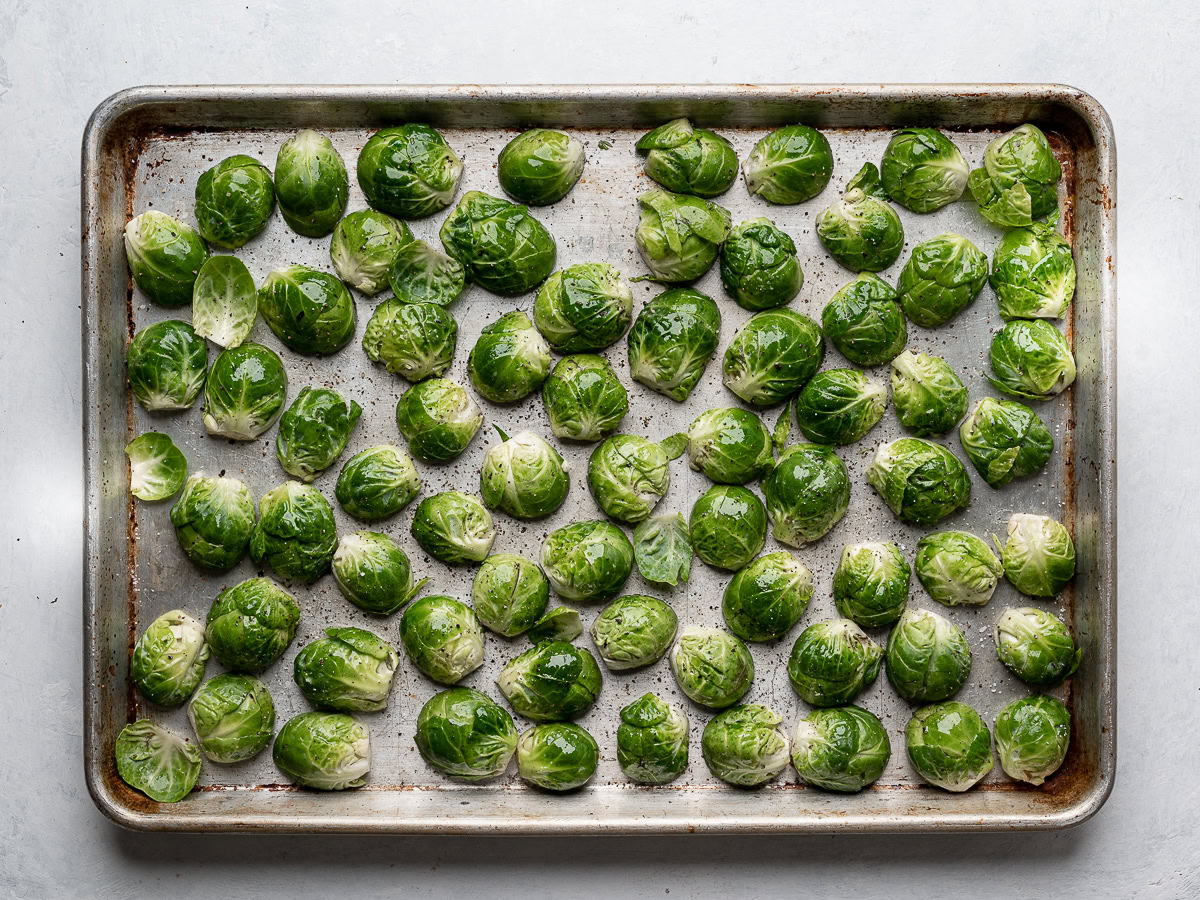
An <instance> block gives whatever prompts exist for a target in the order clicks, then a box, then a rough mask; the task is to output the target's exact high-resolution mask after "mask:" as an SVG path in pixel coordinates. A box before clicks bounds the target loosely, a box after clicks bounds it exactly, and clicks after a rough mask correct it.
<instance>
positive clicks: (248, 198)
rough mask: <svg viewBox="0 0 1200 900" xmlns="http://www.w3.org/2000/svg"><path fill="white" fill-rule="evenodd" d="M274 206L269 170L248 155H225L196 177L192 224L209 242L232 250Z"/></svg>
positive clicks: (264, 222)
mask: <svg viewBox="0 0 1200 900" xmlns="http://www.w3.org/2000/svg"><path fill="white" fill-rule="evenodd" d="M274 209H275V185H274V183H273V182H272V181H271V170H270V169H268V168H267V167H266V166H264V165H263V164H262V163H260V162H259V161H258V160H257V159H255V158H254V157H252V156H243V155H241V154H238V155H237V156H229V157H226V158H225V159H223V160H221V161H220V162H219V163H217V164H216V165H215V166H213V167H212V168H211V169H205V170H204V171H203V172H202V173H200V177H199V178H198V179H196V224H197V226H199V231H200V234H201V235H202V236H203V237H204V239H205V240H206V241H208V242H209V243H210V244H216V245H217V246H218V247H224V248H225V249H227V250H236V249H237V248H238V247H240V246H242V245H243V244H244V243H246V242H247V241H248V240H250V239H251V238H252V237H254V236H255V235H257V234H258V233H259V232H260V231H262V230H263V229H264V228H266V227H267V220H268V219H270V218H271V212H272V210H274Z"/></svg>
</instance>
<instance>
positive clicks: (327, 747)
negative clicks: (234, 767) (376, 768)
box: [271, 712, 371, 791]
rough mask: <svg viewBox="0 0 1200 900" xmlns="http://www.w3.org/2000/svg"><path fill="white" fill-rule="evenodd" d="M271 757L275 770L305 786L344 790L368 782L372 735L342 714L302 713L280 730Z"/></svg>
mask: <svg viewBox="0 0 1200 900" xmlns="http://www.w3.org/2000/svg"><path fill="white" fill-rule="evenodd" d="M271 756H272V758H273V759H274V761H275V767H276V768H277V769H279V771H280V772H282V773H283V774H284V775H286V776H287V777H288V778H290V779H292V781H294V782H296V784H298V785H300V786H302V787H306V788H313V789H315V790H318V791H344V790H346V789H347V788H356V787H362V786H363V784H365V783H366V780H367V772H368V771H369V770H370V768H371V735H370V732H368V731H367V728H366V726H365V725H363V724H362V723H361V722H358V721H357V720H355V719H353V718H351V717H350V716H347V715H344V714H343V713H327V712H308V713H301V714H300V715H298V716H296V717H295V718H292V719H289V720H288V721H287V722H285V723H284V725H283V727H282V728H280V729H279V734H277V735H276V736H275V746H274V747H273V748H272V750H271Z"/></svg>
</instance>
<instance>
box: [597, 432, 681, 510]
mask: <svg viewBox="0 0 1200 900" xmlns="http://www.w3.org/2000/svg"><path fill="white" fill-rule="evenodd" d="M680 443H681V442H678V441H672V442H671V443H670V444H669V445H665V446H664V444H656V443H654V442H653V441H648V440H646V439H645V438H644V437H640V436H638V435H636V434H614V435H613V436H612V437H610V438H606V439H605V440H604V441H603V442H602V443H601V444H600V445H599V446H598V447H596V449H595V450H593V451H592V455H591V458H590V459H589V460H588V472H587V483H588V488H589V489H590V490H591V492H592V496H593V497H595V498H596V503H597V504H598V505H599V506H600V508H601V509H602V510H604V512H605V514H606V515H608V516H610V517H611V518H613V519H616V520H617V521H618V522H624V523H625V524H627V525H633V524H636V523H637V522H641V521H642V520H643V519H646V518H648V517H649V515H650V513H651V512H653V511H654V507H655V506H657V505H658V501H659V500H661V499H662V498H663V496H664V495H665V494H666V493H667V487H668V486H669V485H670V483H671V470H670V462H671V460H672V459H674V458H677V457H678V456H679V454H680V453H682V452H683V448H682V446H677V445H678V444H680ZM668 450H670V451H671V452H672V453H674V454H675V455H674V456H672V455H671V454H670V453H668V452H667V451H668Z"/></svg>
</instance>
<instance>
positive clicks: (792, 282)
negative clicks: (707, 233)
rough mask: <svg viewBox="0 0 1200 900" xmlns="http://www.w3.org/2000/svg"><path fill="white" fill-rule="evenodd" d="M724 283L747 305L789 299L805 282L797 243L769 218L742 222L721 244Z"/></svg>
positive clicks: (766, 305)
mask: <svg viewBox="0 0 1200 900" xmlns="http://www.w3.org/2000/svg"><path fill="white" fill-rule="evenodd" d="M721 284H722V285H723V286H724V288H725V293H727V294H729V296H730V297H732V298H733V299H734V300H736V301H737V302H738V305H739V306H741V307H743V308H744V309H749V310H756V311H757V310H763V309H774V308H775V307H778V306H784V305H785V304H787V303H790V302H791V301H792V299H793V298H794V297H795V296H796V295H797V294H798V293H800V288H801V287H802V286H803V285H804V270H803V269H801V268H800V260H798V259H797V258H796V245H795V243H794V242H793V241H792V239H791V238H790V237H788V236H787V235H786V234H784V233H783V232H782V231H780V230H779V229H778V228H776V227H775V225H774V224H772V223H771V221H770V220H769V219H765V218H761V217H760V218H757V219H751V220H750V221H748V222H743V223H742V224H741V225H738V226H737V227H736V228H734V229H733V230H732V231H731V232H729V237H728V238H726V240H725V244H724V246H722V247H721Z"/></svg>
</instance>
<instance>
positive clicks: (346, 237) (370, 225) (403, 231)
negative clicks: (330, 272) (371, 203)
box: [329, 209, 414, 297]
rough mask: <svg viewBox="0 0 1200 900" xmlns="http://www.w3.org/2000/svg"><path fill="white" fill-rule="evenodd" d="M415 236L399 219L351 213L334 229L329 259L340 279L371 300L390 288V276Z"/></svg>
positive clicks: (365, 212)
mask: <svg viewBox="0 0 1200 900" xmlns="http://www.w3.org/2000/svg"><path fill="white" fill-rule="evenodd" d="M413 240H414V238H413V233H412V232H411V231H409V229H408V226H407V225H405V224H404V223H403V222H401V221H400V220H399V219H393V218H392V217H391V216H389V215H387V214H386V213H381V212H379V211H378V210H374V209H360V210H358V211H357V212H352V213H350V215H348V216H346V217H345V218H344V219H342V220H341V221H340V222H338V223H337V227H336V228H334V229H333V240H332V241H331V242H330V244H329V259H330V261H331V262H332V263H333V268H334V271H336V272H337V273H338V277H339V278H340V279H342V281H344V282H346V283H347V284H349V285H350V286H351V287H354V288H358V289H359V290H360V291H362V292H363V293H364V294H366V295H367V296H368V297H371V296H374V295H375V294H378V293H379V292H380V291H382V290H383V289H384V288H385V287H387V286H388V273H389V272H391V270H392V265H393V264H394V263H395V262H396V257H397V256H399V255H400V250H401V248H402V247H404V246H405V245H407V244H411V243H412V242H413Z"/></svg>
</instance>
